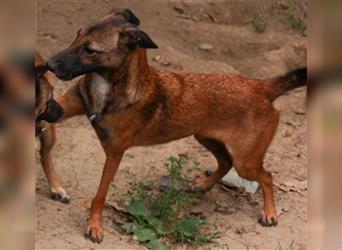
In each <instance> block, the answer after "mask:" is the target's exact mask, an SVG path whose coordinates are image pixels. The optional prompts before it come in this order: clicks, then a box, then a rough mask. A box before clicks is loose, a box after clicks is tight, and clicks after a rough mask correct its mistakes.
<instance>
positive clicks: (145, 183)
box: [142, 180, 153, 190]
mask: <svg viewBox="0 0 342 250" xmlns="http://www.w3.org/2000/svg"><path fill="white" fill-rule="evenodd" d="M142 186H143V188H144V189H145V190H152V189H153V182H152V181H151V180H144V181H143V182H142Z"/></svg>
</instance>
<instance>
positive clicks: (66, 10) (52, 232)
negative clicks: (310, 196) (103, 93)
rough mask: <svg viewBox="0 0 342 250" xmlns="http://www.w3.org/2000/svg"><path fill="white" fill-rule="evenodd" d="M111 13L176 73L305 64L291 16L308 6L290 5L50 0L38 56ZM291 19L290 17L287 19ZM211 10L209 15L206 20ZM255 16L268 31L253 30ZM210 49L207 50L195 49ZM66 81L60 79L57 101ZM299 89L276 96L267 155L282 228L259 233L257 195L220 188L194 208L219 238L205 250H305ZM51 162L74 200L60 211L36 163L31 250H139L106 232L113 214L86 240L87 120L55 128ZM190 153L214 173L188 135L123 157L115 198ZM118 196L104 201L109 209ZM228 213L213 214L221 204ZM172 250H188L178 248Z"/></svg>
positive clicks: (265, 70) (90, 151) (254, 72)
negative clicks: (128, 16)
mask: <svg viewBox="0 0 342 250" xmlns="http://www.w3.org/2000/svg"><path fill="white" fill-rule="evenodd" d="M112 7H126V8H130V9H131V10H132V11H133V12H134V13H135V14H136V15H137V16H138V17H139V18H140V20H141V22H142V23H141V29H142V30H144V31H145V32H147V33H148V34H149V35H150V36H151V37H152V38H153V40H154V41H155V42H156V43H157V44H158V45H159V49H158V50H151V51H149V59H150V60H149V61H150V64H151V65H153V66H156V67H163V68H167V69H169V70H174V71H184V72H188V71H192V72H220V73H237V72H240V73H241V74H243V75H246V76H249V77H258V78H268V77H272V76H275V75H278V74H281V73H284V72H286V71H287V70H289V69H293V68H296V67H299V66H304V65H306V37H305V31H304V32H303V31H299V30H295V29H294V28H293V27H291V23H289V22H291V21H289V19H288V18H287V17H288V15H289V13H290V11H292V12H293V13H294V14H296V15H299V16H301V17H305V15H306V2H305V1H296V3H295V5H293V4H291V2H290V1H268V0H264V1H254V0H251V1H226V2H225V1H204V0H203V1H182V2H180V1H134V0H126V1H120V0H119V1H106V0H97V1H95V0H94V1H57V0H56V1H50V0H49V1H46V0H44V1H43V0H40V1H38V4H37V12H36V13H37V44H38V45H37V49H38V50H39V51H40V53H41V54H42V55H43V57H44V58H48V57H50V56H51V55H53V54H54V53H55V52H57V51H59V50H61V49H62V48H64V47H66V46H67V45H69V44H70V43H71V42H72V41H73V39H74V38H75V36H76V32H77V30H78V29H79V28H81V27H84V26H85V25H87V24H89V23H91V22H93V21H95V20H96V19H98V18H100V17H102V16H103V15H104V14H105V13H106V12H108V11H109V10H110V9H111V8H112ZM292 12H291V13H292ZM208 13H209V14H208ZM255 17H260V18H261V19H262V20H264V22H266V23H267V24H268V25H267V27H266V30H265V32H263V33H257V32H256V31H255V30H254V27H253V26H255V22H254V21H255ZM201 43H208V44H210V45H212V46H213V48H212V49H211V50H208V51H206V50H202V49H200V48H199V46H198V45H199V44H201ZM68 86H70V85H69V83H68V82H61V81H57V83H56V86H55V95H56V96H58V95H60V94H62V93H63V92H64V91H65V90H66V89H67V88H68ZM305 97H306V91H305V89H298V90H295V91H292V92H291V93H289V94H287V95H285V96H283V97H281V98H279V99H278V100H277V101H276V102H275V106H276V107H277V109H278V110H280V113H281V121H280V125H279V128H278V131H277V134H276V136H275V138H274V140H273V143H272V145H271V147H270V148H269V150H268V153H267V155H266V158H265V168H267V169H268V170H271V171H272V172H273V178H274V184H275V190H276V195H275V198H276V205H277V209H278V213H279V214H280V217H279V224H278V226H277V227H272V228H263V227H261V226H260V225H259V224H258V223H257V219H258V216H259V213H260V212H261V209H262V192H261V190H258V191H257V193H256V194H254V195H252V198H253V199H254V200H255V201H256V202H251V199H248V198H247V197H246V196H245V195H243V194H240V193H236V192H233V191H229V190H228V191H227V190H224V189H223V188H222V187H221V186H220V185H216V186H215V187H214V188H213V189H212V190H211V191H210V192H208V193H207V194H205V195H204V196H203V198H202V202H201V203H200V204H199V205H198V209H199V210H200V211H201V212H202V213H203V214H204V215H205V216H206V217H207V220H208V223H209V225H210V227H212V228H213V229H218V230H219V231H220V237H219V238H218V239H216V240H215V243H213V244H209V245H207V246H205V247H204V248H205V249H207V248H211V249H226V248H225V247H229V249H305V247H306V224H307V219H306V198H307V193H306V176H307V175H306V169H307V162H306V159H307V153H306V111H305ZM57 127H58V131H57V136H58V142H57V145H56V147H55V149H54V151H53V162H54V164H55V166H56V169H57V171H58V172H59V174H60V176H61V178H62V180H63V183H64V187H65V188H66V190H67V192H68V194H69V195H70V196H71V198H72V200H71V203H70V204H61V203H58V202H55V201H53V200H51V199H50V198H49V189H48V184H47V181H46V178H45V176H44V175H43V171H42V169H41V166H40V163H39V159H38V158H37V164H36V165H37V166H36V171H37V179H36V193H37V195H36V214H37V227H36V248H37V249H120V250H121V249H122V250H123V249H144V247H143V246H141V245H139V244H137V243H136V242H135V241H134V240H133V239H132V237H130V236H126V235H122V234H120V233H119V232H117V231H116V230H115V229H113V228H112V227H111V224H112V216H113V211H112V210H111V209H109V208H107V209H106V210H105V212H104V227H105V238H104V241H103V243H102V244H101V245H95V244H93V243H91V242H90V241H87V240H85V238H84V237H83V233H84V229H85V224H86V218H87V213H88V208H89V204H90V202H91V199H92V198H93V196H94V195H95V192H96V190H97V186H98V183H99V180H100V176H101V172H102V167H103V164H104V160H105V155H104V153H103V151H102V148H101V146H100V144H99V141H98V139H97V137H96V135H95V133H94V131H93V129H92V128H91V126H90V124H89V122H88V120H87V119H86V118H85V117H76V118H72V119H70V120H67V121H65V122H63V123H62V124H59V125H58V126H57ZM180 153H187V154H188V155H189V157H190V159H192V160H196V161H198V162H200V163H201V165H202V166H203V167H204V169H214V168H215V166H216V163H215V161H214V158H213V157H212V156H211V155H210V153H209V152H207V151H206V150H205V149H204V148H202V147H201V146H199V144H198V143H197V142H196V141H195V140H194V139H193V138H186V139H183V140H179V141H175V142H172V143H168V144H165V145H158V146H153V147H137V148H132V149H130V150H129V151H128V152H126V154H125V157H124V159H123V161H122V163H121V165H120V169H119V171H118V173H117V175H116V176H115V186H116V190H115V192H121V193H124V192H125V191H127V189H128V187H129V182H131V181H139V180H145V179H153V180H156V179H158V178H160V177H161V176H162V175H164V174H165V172H166V169H165V168H164V167H163V166H164V162H165V160H166V158H168V157H169V156H170V155H176V154H180ZM113 192H114V190H112V189H111V190H110V192H109V195H108V197H107V201H108V202H109V203H110V202H113V201H114V200H115V198H116V197H115V196H113V195H112V194H113ZM222 203H223V204H224V205H225V206H228V207H229V211H231V212H230V213H228V214H226V213H220V212H217V211H215V210H217V209H216V206H217V204H222ZM175 249H185V248H184V247H182V246H177V247H176V248H175Z"/></svg>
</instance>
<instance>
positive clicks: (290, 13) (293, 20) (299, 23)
mask: <svg viewBox="0 0 342 250" xmlns="http://www.w3.org/2000/svg"><path fill="white" fill-rule="evenodd" d="M286 21H287V22H288V23H289V24H290V26H291V27H292V28H293V29H295V30H300V31H303V30H305V29H306V24H305V22H304V21H303V20H302V19H301V18H300V17H299V15H298V14H297V13H296V2H295V1H294V0H290V1H289V8H288V10H287V13H286Z"/></svg>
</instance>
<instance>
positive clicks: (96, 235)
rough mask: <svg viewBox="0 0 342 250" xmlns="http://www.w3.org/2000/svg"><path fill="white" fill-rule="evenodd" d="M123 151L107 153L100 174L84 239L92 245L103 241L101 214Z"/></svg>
mask: <svg viewBox="0 0 342 250" xmlns="http://www.w3.org/2000/svg"><path fill="white" fill-rule="evenodd" d="M122 155H123V151H120V152H118V151H116V152H115V150H114V151H113V152H112V153H109V154H108V153H107V159H106V163H105V166H104V169H103V172H102V177H101V182H100V186H99V188H98V191H97V193H96V196H95V198H94V199H93V201H92V203H91V208H90V214H89V221H88V226H87V229H86V232H85V237H86V238H87V239H90V240H91V241H92V242H94V243H101V242H102V240H103V229H102V222H101V218H102V212H103V208H104V203H105V199H106V195H107V192H108V188H109V185H110V183H111V182H112V180H113V177H114V175H115V173H116V170H117V169H118V167H119V164H120V161H121V158H122Z"/></svg>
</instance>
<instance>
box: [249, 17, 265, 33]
mask: <svg viewBox="0 0 342 250" xmlns="http://www.w3.org/2000/svg"><path fill="white" fill-rule="evenodd" d="M252 25H253V28H254V30H255V31H256V32H258V33H264V32H265V30H266V28H267V25H268V23H267V19H266V18H265V17H262V16H259V15H256V16H254V18H253V21H252Z"/></svg>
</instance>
